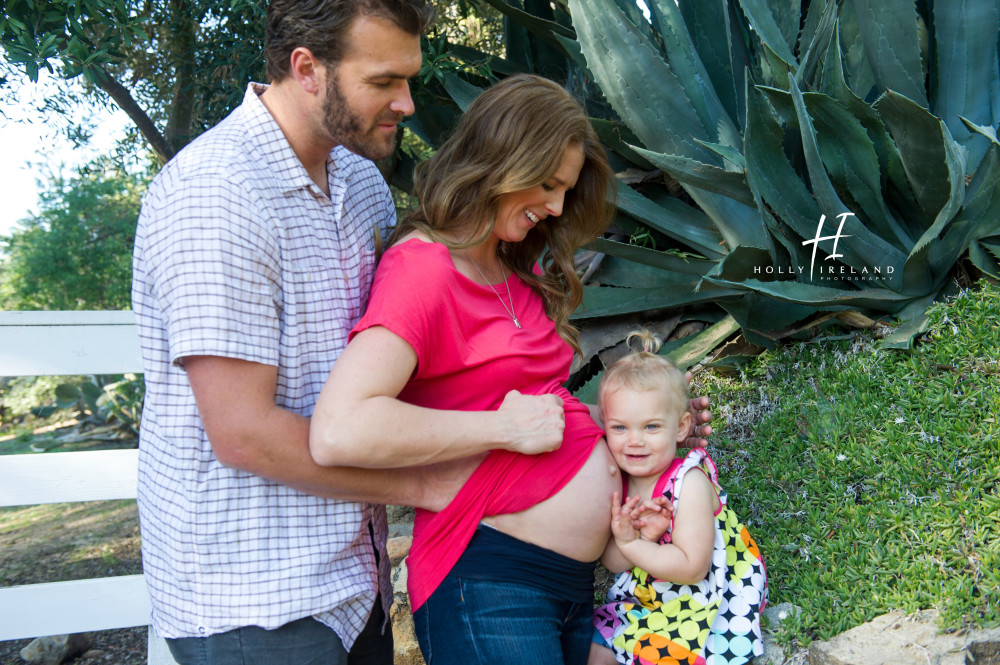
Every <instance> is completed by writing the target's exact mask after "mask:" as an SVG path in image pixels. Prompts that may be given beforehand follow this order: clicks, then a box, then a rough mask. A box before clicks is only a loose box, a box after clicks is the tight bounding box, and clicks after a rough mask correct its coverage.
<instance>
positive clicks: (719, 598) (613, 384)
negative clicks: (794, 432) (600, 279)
mask: <svg viewBox="0 0 1000 665" xmlns="http://www.w3.org/2000/svg"><path fill="white" fill-rule="evenodd" d="M636 337H638V338H639V339H640V340H641V342H642V346H643V350H642V351H641V352H633V353H630V354H629V355H627V356H626V357H625V358H622V359H621V360H619V361H618V362H616V363H615V364H614V365H612V366H611V367H610V368H608V370H607V371H606V372H605V374H604V378H603V380H602V382H601V387H600V390H599V393H598V406H599V407H600V410H601V416H602V418H603V421H604V428H605V432H606V437H607V442H608V447H609V448H610V449H611V454H612V455H613V456H614V458H615V461H616V462H617V463H618V466H619V467H620V468H621V469H622V471H623V472H624V473H623V485H624V486H623V488H622V492H623V495H625V496H627V497H628V499H627V500H625V501H624V503H622V502H621V500H620V497H619V496H618V494H615V496H614V499H613V501H612V506H611V530H612V534H613V535H612V538H611V539H610V541H609V542H608V546H607V548H606V549H605V551H604V555H603V556H602V557H601V562H602V563H603V564H604V566H605V567H606V568H608V569H609V570H611V571H612V572H617V573H619V575H618V577H617V579H616V580H615V584H614V585H613V586H612V587H611V589H610V590H609V591H608V595H607V598H606V604H605V605H603V606H601V607H599V608H598V609H597V610H596V611H595V614H594V628H595V631H594V644H593V645H592V647H591V653H590V660H589V665H603V664H605V663H607V664H609V665H610V664H613V663H616V662H617V663H624V664H626V665H632V664H633V663H634V664H637V665H646V664H647V663H674V662H676V663H690V664H700V663H706V664H707V665H728V664H739V663H746V662H748V661H749V660H750V659H751V658H753V657H755V656H759V655H761V654H762V653H763V651H764V649H763V644H762V642H761V636H760V612H761V610H762V609H763V606H764V603H765V602H766V597H767V585H766V581H765V571H764V561H763V559H762V557H761V554H760V551H759V550H758V549H757V545H756V543H755V542H754V541H753V539H752V538H751V537H750V534H749V533H748V532H747V530H746V528H745V527H744V526H743V525H742V524H741V523H740V522H739V520H738V519H737V518H736V515H735V514H733V512H732V511H731V510H730V509H729V507H728V506H727V505H726V493H725V492H724V491H723V490H722V489H721V488H720V487H719V484H718V475H717V473H716V470H715V464H714V463H713V462H712V459H711V458H710V457H709V456H708V453H706V452H705V451H704V450H701V449H693V450H690V451H688V452H687V453H686V454H685V455H683V456H681V457H678V456H677V443H678V442H679V441H683V440H684V438H685V437H686V436H687V431H688V426H689V421H690V418H691V416H690V414H689V413H688V412H687V404H688V398H687V381H686V380H685V377H684V375H683V374H681V372H680V370H678V369H677V367H675V366H674V365H673V364H672V363H671V362H670V361H669V360H667V359H666V358H663V357H661V356H657V355H655V354H656V351H657V350H658V349H659V346H660V344H659V341H658V340H656V338H654V337H653V336H652V335H651V334H649V333H648V332H645V331H643V332H640V333H632V334H631V335H629V338H628V340H627V341H628V342H631V341H632V340H633V339H634V338H636ZM657 497H663V499H659V500H657ZM657 504H662V505H663V510H661V511H660V512H659V513H656V512H649V511H647V512H646V513H645V515H644V516H643V522H644V523H645V526H644V527H643V528H642V530H641V532H640V531H639V530H636V529H635V528H634V527H633V522H632V519H631V517H630V515H631V514H632V513H633V512H636V513H638V512H642V511H643V510H644V508H643V506H652V505H657ZM643 522H638V523H637V524H642V523H643Z"/></svg>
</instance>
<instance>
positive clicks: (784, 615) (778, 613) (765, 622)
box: [761, 603, 802, 633]
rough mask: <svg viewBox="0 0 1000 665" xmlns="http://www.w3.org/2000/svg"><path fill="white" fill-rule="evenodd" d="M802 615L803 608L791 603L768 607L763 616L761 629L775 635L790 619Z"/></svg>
mask: <svg viewBox="0 0 1000 665" xmlns="http://www.w3.org/2000/svg"><path fill="white" fill-rule="evenodd" d="M801 613H802V608H801V607H799V606H798V605H792V604H791V603H778V604H777V605H768V606H767V607H765V608H764V612H763V613H762V614H761V627H762V628H763V629H764V630H766V631H768V632H770V633H775V632H777V631H778V627H779V626H781V624H782V623H783V622H784V621H786V620H787V619H788V618H789V617H796V616H798V615H799V614H801Z"/></svg>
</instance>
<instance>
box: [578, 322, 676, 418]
mask: <svg viewBox="0 0 1000 665" xmlns="http://www.w3.org/2000/svg"><path fill="white" fill-rule="evenodd" d="M633 340H638V342H639V344H641V348H640V349H637V350H632V351H630V352H629V353H628V354H627V355H626V356H625V357H624V358H620V359H619V360H617V361H616V362H615V363H614V364H612V365H611V367H609V368H608V369H607V370H605V371H604V377H603V378H602V379H601V385H600V388H598V391H597V404H598V406H599V407H600V408H601V411H602V412H603V411H604V397H605V395H606V394H607V393H609V392H612V391H615V390H618V389H619V388H628V389H629V390H663V391H665V392H667V393H668V394H669V396H670V397H671V398H672V399H673V403H674V404H675V405H676V407H677V413H678V415H679V416H683V414H684V413H686V412H687V410H688V389H687V378H685V376H684V373H683V372H681V371H680V369H678V368H677V365H675V364H673V363H672V362H670V360H668V359H667V358H664V357H663V356H658V355H656V352H657V351H659V350H660V346H661V345H662V343H661V342H660V340H659V339H657V338H656V336H655V335H653V333H651V332H649V331H648V330H645V329H643V330H637V331H634V332H631V333H629V335H628V337H626V338H625V345H626V346H628V347H629V348H630V349H631V347H632V343H633Z"/></svg>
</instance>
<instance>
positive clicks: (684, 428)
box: [677, 411, 692, 443]
mask: <svg viewBox="0 0 1000 665" xmlns="http://www.w3.org/2000/svg"><path fill="white" fill-rule="evenodd" d="M691 434H692V433H691V412H690V411H685V412H684V415H683V416H681V419H680V421H679V422H678V423H677V443H683V442H684V441H687V438H688V437H689V436H691Z"/></svg>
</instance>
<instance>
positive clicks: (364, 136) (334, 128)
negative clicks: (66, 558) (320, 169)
mask: <svg viewBox="0 0 1000 665" xmlns="http://www.w3.org/2000/svg"><path fill="white" fill-rule="evenodd" d="M402 119H403V118H402V116H400V115H398V114H396V113H392V112H391V111H387V112H386V113H383V114H382V115H380V116H378V117H376V118H375V121H374V122H373V123H372V125H371V126H370V127H368V128H367V129H365V127H364V121H363V119H362V118H361V117H360V116H359V115H358V114H357V113H356V112H355V110H354V109H353V108H351V106H350V104H349V103H348V102H347V98H346V97H344V95H343V94H342V93H341V92H340V80H339V79H338V78H337V76H336V75H333V76H331V77H330V78H329V79H328V80H327V86H326V99H325V100H324V101H323V127H324V128H325V129H326V131H327V132H328V133H329V134H330V138H332V139H333V140H334V141H335V142H336V144H337V145H342V146H344V147H345V148H347V149H348V150H350V151H351V152H353V153H354V154H356V155H361V156H362V157H367V158H368V159H370V160H372V161H374V162H377V161H378V160H380V159H385V158H386V157H388V156H389V155H391V154H392V151H393V150H394V149H395V147H396V146H395V137H394V136H385V135H384V134H382V132H380V131H379V130H378V128H377V125H378V124H380V123H383V122H399V121H401V120H402Z"/></svg>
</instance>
